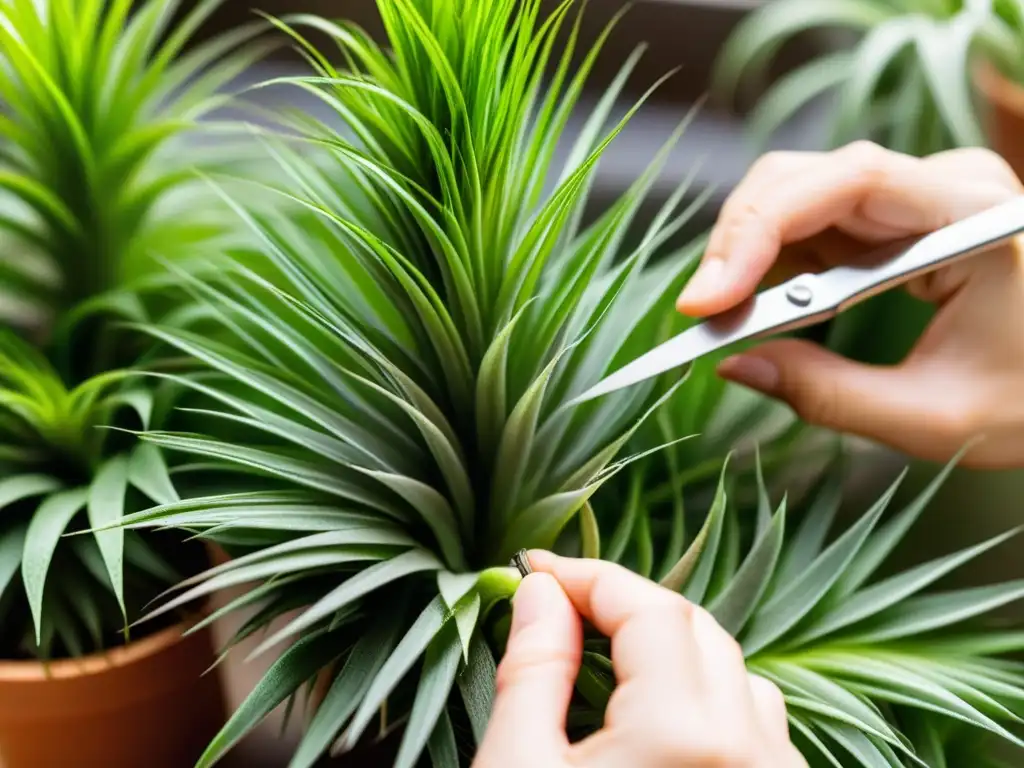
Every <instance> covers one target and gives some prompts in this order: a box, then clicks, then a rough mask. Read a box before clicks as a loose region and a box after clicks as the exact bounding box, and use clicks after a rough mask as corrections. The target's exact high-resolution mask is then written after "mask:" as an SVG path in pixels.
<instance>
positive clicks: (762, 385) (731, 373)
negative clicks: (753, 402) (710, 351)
mask: <svg viewBox="0 0 1024 768" xmlns="http://www.w3.org/2000/svg"><path fill="white" fill-rule="evenodd" d="M718 375H719V376H721V377H722V378H723V379H728V380H729V381H732V382H735V383H736V384H740V385H742V386H744V387H749V388H750V389H755V390H757V391H758V392H763V393H764V394H766V395H770V394H773V393H774V392H775V391H776V390H777V389H778V387H779V369H778V366H776V365H775V363H773V362H772V361H771V360H766V359H765V358H763V357H757V356H755V355H736V356H735V357H730V358H729V359H727V360H725V361H723V362H722V364H721V365H719V366H718Z"/></svg>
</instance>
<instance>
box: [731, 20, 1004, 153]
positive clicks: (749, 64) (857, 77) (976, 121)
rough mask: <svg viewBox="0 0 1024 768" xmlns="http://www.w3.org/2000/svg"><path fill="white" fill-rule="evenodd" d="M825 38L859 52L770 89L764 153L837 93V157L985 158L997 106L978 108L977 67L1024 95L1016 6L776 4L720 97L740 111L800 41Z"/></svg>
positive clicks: (745, 41)
mask: <svg viewBox="0 0 1024 768" xmlns="http://www.w3.org/2000/svg"><path fill="white" fill-rule="evenodd" d="M819 29H826V30H831V31H835V30H841V31H845V32H847V33H849V34H850V35H851V36H852V37H853V40H854V42H853V45H852V46H846V45H841V46H838V50H831V51H829V52H827V53H824V54H823V55H821V56H819V57H818V58H815V59H813V60H811V61H809V62H807V63H805V64H804V65H803V66H801V67H799V68H797V69H795V70H794V71H792V72H789V73H787V74H786V75H785V76H784V77H782V78H781V79H779V80H778V81H777V82H775V83H773V84H772V86H771V88H770V89H769V90H768V92H767V93H766V94H765V95H764V96H763V98H761V100H760V103H759V105H758V107H757V109H756V111H755V113H754V115H753V116H752V118H751V129H752V132H753V134H754V136H755V137H756V138H757V139H758V140H759V141H760V142H764V141H765V140H766V139H767V138H768V136H770V135H771V134H772V133H773V132H774V131H776V130H777V129H778V128H779V126H780V125H781V124H782V123H784V122H785V121H786V120H788V119H789V118H791V117H792V116H793V114H794V113H795V112H797V111H798V110H800V109H801V108H803V107H806V106H807V104H808V102H810V101H811V100H812V99H815V98H817V97H820V96H821V95H822V94H824V93H828V92H835V93H836V94H837V96H838V98H837V100H836V106H835V110H834V112H833V117H832V119H831V127H830V133H829V136H828V143H829V145H831V146H833V147H838V146H842V145H843V144H847V143H849V142H851V141H854V140H857V139H869V140H872V141H876V142H877V143H879V144H882V145H884V146H887V147H889V148H891V149H894V150H896V151H898V152H904V153H907V154H912V155H918V156H923V155H928V154H933V153H935V152H939V151H942V150H944V149H950V148H953V147H963V146H979V145H982V144H984V143H985V142H986V136H985V132H984V129H983V127H982V117H980V116H979V111H980V108H981V109H983V108H985V107H986V106H987V107H988V108H992V107H993V106H996V105H991V104H990V105H983V104H979V103H978V102H979V101H980V98H979V96H981V95H982V94H979V92H978V89H977V88H976V86H975V78H976V77H977V76H978V73H979V71H981V68H980V67H979V61H980V62H984V63H985V64H986V65H987V67H985V69H986V70H987V69H988V68H989V67H995V68H997V69H998V72H999V73H1000V74H1001V76H1002V77H1005V78H1008V79H1009V80H1012V81H1014V82H1016V83H1017V84H1018V85H1024V57H1022V56H1021V53H1020V51H1021V49H1022V47H1024V6H1022V5H1021V4H1020V3H1019V2H1017V0H770V1H769V2H767V3H765V4H763V5H762V6H761V7H760V8H759V9H757V10H756V11H755V12H753V13H751V14H750V15H749V16H748V17H747V18H746V19H745V20H744V21H743V23H742V24H741V25H740V26H739V27H738V28H737V30H736V31H735V33H734V34H733V36H732V38H731V39H730V41H729V43H728V44H727V45H726V46H725V48H724V50H723V51H722V53H721V56H720V58H719V61H718V66H717V71H716V73H715V79H714V82H713V90H714V91H715V92H716V93H717V95H718V96H719V97H720V98H722V99H724V100H732V99H734V98H735V97H736V95H737V90H738V89H740V88H741V87H742V86H743V85H749V84H750V81H751V80H755V81H756V80H758V79H760V81H761V82H760V84H761V85H762V86H763V85H764V74H765V72H766V69H767V68H768V67H769V65H770V64H771V59H772V57H773V56H775V55H776V54H777V53H778V52H779V50H780V49H781V48H782V47H783V46H784V45H785V44H786V43H788V42H790V41H791V40H792V39H793V38H794V37H795V36H797V35H799V34H801V33H804V32H807V31H808V30H819ZM987 76H989V77H991V75H987ZM981 114H984V113H983V112H982V113H981ZM1021 142H1024V137H1018V141H1017V143H1018V144H1019V143H1021Z"/></svg>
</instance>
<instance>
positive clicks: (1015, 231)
mask: <svg viewBox="0 0 1024 768" xmlns="http://www.w3.org/2000/svg"><path fill="white" fill-rule="evenodd" d="M1022 233H1024V195H1021V196H1018V197H1015V198H1013V199H1012V200H1009V201H1007V202H1005V203H1002V204H1001V205H997V206H996V207H994V208H989V209H988V210H986V211H982V212H981V213H978V214H975V215H974V216H969V217H968V218H966V219H962V220H960V221H958V222H956V223H955V224H951V225H950V226H948V227H944V228H942V229H940V230H937V231H935V232H932V233H931V234H929V235H925V236H924V237H922V238H919V239H917V240H915V241H912V242H910V243H909V244H908V243H902V244H898V245H897V246H895V247H890V248H888V249H881V250H880V251H877V252H876V253H875V254H873V255H871V256H868V257H867V259H866V262H867V263H866V264H862V265H857V266H842V267H836V268H835V269H832V270H830V271H828V272H826V273H824V274H823V275H820V276H819V277H820V278H823V281H822V282H823V286H822V287H823V288H825V290H826V292H828V293H834V295H836V296H839V297H841V298H840V301H839V306H838V307H837V308H836V309H837V311H843V310H845V309H848V308H849V307H851V306H853V305H855V304H859V303H860V302H862V301H865V300H866V299H869V298H871V297H872V296H875V295H877V294H879V293H884V292H885V291H887V290H889V289H890V288H895V287H897V286H899V285H902V284H904V283H907V282H909V281H910V280H913V279H914V278H916V277H920V276H922V275H926V274H928V273H929V272H933V271H934V270H936V269H940V268H942V267H946V266H949V265H950V264H953V263H955V262H957V261H960V260H961V259H966V258H969V257H971V256H976V255H978V254H980V253H984V252H986V251H988V250H990V249H992V248H995V247H996V246H999V245H1003V244H1005V243H1007V242H1008V241H1010V240H1012V239H1013V238H1014V237H1017V236H1018V235H1021V234H1022ZM886 256H888V258H886Z"/></svg>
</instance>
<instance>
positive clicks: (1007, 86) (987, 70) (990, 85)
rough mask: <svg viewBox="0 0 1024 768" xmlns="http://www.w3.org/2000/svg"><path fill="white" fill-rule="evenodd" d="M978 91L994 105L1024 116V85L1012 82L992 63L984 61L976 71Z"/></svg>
mask: <svg viewBox="0 0 1024 768" xmlns="http://www.w3.org/2000/svg"><path fill="white" fill-rule="evenodd" d="M974 81H975V84H976V85H977V87H978V90H980V91H981V93H982V94H983V95H984V96H985V98H986V99H988V100H989V101H990V102H992V103H993V104H997V105H999V106H1000V107H1002V108H1003V109H1007V110H1009V111H1011V112H1016V113H1018V114H1020V115H1024V84H1021V83H1018V82H1017V81H1015V80H1011V79H1010V78H1008V77H1007V76H1006V75H1004V74H1003V73H1002V72H1000V71H999V70H998V69H997V68H996V66H995V65H994V64H992V62H990V61H982V62H980V63H979V64H978V66H977V67H976V68H975V71H974Z"/></svg>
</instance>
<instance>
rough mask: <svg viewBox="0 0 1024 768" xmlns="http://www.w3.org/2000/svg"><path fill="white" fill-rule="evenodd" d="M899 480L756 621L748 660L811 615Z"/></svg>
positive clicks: (748, 636) (746, 646) (746, 645)
mask: <svg viewBox="0 0 1024 768" xmlns="http://www.w3.org/2000/svg"><path fill="white" fill-rule="evenodd" d="M902 479H903V478H902V476H901V477H900V479H899V480H897V481H896V482H895V483H894V484H893V485H892V486H891V487H890V488H889V490H888V491H886V493H885V495H883V496H882V498H881V499H880V500H879V501H878V502H876V503H875V506H874V507H873V508H872V509H871V510H869V511H868V512H867V514H865V515H864V517H862V518H861V519H860V520H858V521H857V522H856V523H855V524H854V525H853V526H852V527H851V528H850V529H849V530H848V531H847V532H846V533H844V534H843V535H842V536H840V537H839V538H838V539H837V540H836V541H835V542H834V543H833V544H832V546H830V547H829V548H828V549H826V550H825V551H824V552H823V553H822V554H821V555H819V556H818V558H817V559H816V560H815V561H814V562H813V563H812V564H811V566H810V568H808V570H807V572H806V573H805V574H804V577H803V578H802V579H800V580H798V581H797V582H795V583H794V584H793V585H792V586H790V587H788V588H787V589H785V590H782V591H780V592H778V593H777V594H776V595H775V596H774V597H772V598H771V599H770V600H769V601H768V602H767V603H765V604H764V606H763V607H761V608H760V609H759V610H758V611H757V612H756V613H755V614H754V616H753V617H752V619H751V621H750V624H749V625H748V626H747V630H746V632H745V633H744V636H743V638H742V641H741V644H742V645H743V650H744V653H746V654H747V655H748V656H752V655H754V654H756V653H757V652H758V651H760V650H762V649H763V648H765V647H767V646H768V645H769V644H771V643H773V642H775V641H776V640H778V639H779V638H780V637H782V636H783V635H784V634H785V633H786V632H788V631H789V630H790V629H792V628H793V627H794V626H795V625H796V624H797V623H798V622H799V621H800V620H801V619H803V618H804V617H805V616H806V615H807V614H808V613H810V612H811V611H812V610H813V609H814V607H815V606H816V605H817V604H818V602H819V601H820V600H821V598H822V597H824V596H825V594H826V593H827V592H828V590H829V589H830V588H831V587H832V585H833V584H834V583H835V582H836V580H837V579H838V578H839V577H840V575H841V574H842V573H843V571H844V570H845V569H846V568H847V566H848V565H849V564H850V563H851V562H852V561H853V559H854V557H856V555H857V552H858V551H860V548H861V547H862V546H863V544H864V542H865V541H866V540H867V538H868V536H869V535H870V534H871V531H872V530H873V529H874V527H875V525H876V524H877V523H878V520H879V518H881V516H882V513H883V512H885V509H886V507H887V506H888V504H889V502H890V501H891V500H892V497H893V495H895V493H896V489H897V488H898V487H899V484H900V482H901V481H902Z"/></svg>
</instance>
